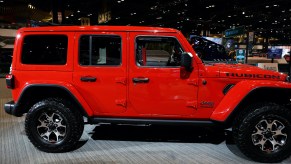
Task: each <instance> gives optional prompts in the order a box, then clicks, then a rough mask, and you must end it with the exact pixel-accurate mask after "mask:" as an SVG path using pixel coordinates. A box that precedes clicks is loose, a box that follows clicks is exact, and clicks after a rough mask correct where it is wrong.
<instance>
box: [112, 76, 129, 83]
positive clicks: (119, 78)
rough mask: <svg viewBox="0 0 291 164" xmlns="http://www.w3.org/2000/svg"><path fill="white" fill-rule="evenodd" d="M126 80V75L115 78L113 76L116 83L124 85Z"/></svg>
mask: <svg viewBox="0 0 291 164" xmlns="http://www.w3.org/2000/svg"><path fill="white" fill-rule="evenodd" d="M126 81H127V79H126V77H117V78H115V82H116V83H120V84H123V85H126Z"/></svg>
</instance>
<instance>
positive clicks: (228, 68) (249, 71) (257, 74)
mask: <svg viewBox="0 0 291 164" xmlns="http://www.w3.org/2000/svg"><path fill="white" fill-rule="evenodd" d="M206 67H207V66H206ZM210 67H212V68H211V69H210V70H216V71H215V72H216V73H217V74H219V77H222V78H232V79H252V80H276V81H286V78H287V75H286V74H283V73H279V72H276V71H271V70H264V69H261V68H259V67H256V66H251V65H247V64H224V63H218V64H212V65H211V66H210ZM212 74H213V73H212Z"/></svg>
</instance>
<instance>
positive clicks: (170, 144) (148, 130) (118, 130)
mask: <svg viewBox="0 0 291 164" xmlns="http://www.w3.org/2000/svg"><path fill="white" fill-rule="evenodd" d="M0 98H1V101H0V103H1V104H0V105H1V110H0V148H1V150H0V163H1V164H10V163H13V164H18V163H51V164H52V163H70V164H71V163H94V164H96V163H97V164H98V163H105V164H107V163H125V164H127V163H134V164H136V163H142V164H144V163H149V164H152V163H179V164H181V163H185V164H186V163H187V164H188V163H253V162H252V161H250V160H248V159H246V158H245V157H244V156H243V155H242V154H241V153H240V152H239V150H238V149H237V147H236V146H235V145H234V143H233V141H232V139H231V132H230V131H224V132H215V130H211V129H205V128H194V127H181V126H174V127H171V126H145V125H139V126H130V125H106V124H103V125H86V126H85V130H84V133H83V136H82V139H81V140H80V142H79V145H78V148H77V149H76V150H74V151H72V152H67V153H56V154H53V153H45V152H41V151H39V150H37V149H36V148H35V147H34V146H33V145H32V144H31V143H30V142H29V140H28V138H27V137H26V135H25V132H24V118H25V117H20V118H17V117H14V116H10V115H8V114H6V113H5V112H4V109H3V104H4V103H5V102H7V101H9V100H11V94H10V92H9V90H8V89H6V88H5V79H0ZM282 163H291V158H289V159H287V160H285V161H283V162H282Z"/></svg>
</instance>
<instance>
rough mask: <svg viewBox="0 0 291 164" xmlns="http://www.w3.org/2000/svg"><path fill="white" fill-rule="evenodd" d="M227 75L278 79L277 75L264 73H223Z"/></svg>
mask: <svg viewBox="0 0 291 164" xmlns="http://www.w3.org/2000/svg"><path fill="white" fill-rule="evenodd" d="M225 74H226V76H227V77H237V78H257V79H280V76H278V75H266V74H249V73H225Z"/></svg>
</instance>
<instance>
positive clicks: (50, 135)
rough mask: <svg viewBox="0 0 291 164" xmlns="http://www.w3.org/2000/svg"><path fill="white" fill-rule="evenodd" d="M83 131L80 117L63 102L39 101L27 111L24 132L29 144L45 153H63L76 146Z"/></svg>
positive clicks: (52, 100) (54, 100)
mask: <svg viewBox="0 0 291 164" xmlns="http://www.w3.org/2000/svg"><path fill="white" fill-rule="evenodd" d="M83 129H84V122H83V118H82V117H81V115H80V114H79V113H78V112H77V111H76V110H74V109H72V107H70V105H69V103H66V101H64V100H58V99H46V100H42V101H39V102H38V103H36V104H35V105H33V107H32V108H31V109H30V110H29V112H28V113H27V116H26V120H25V131H26V134H27V136H28V138H29V140H30V141H31V143H32V144H33V145H34V146H35V147H37V148H38V149H40V150H42V151H45V152H65V151H69V150H71V149H73V148H74V146H76V143H77V142H78V140H79V139H80V137H81V135H82V133H83Z"/></svg>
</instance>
